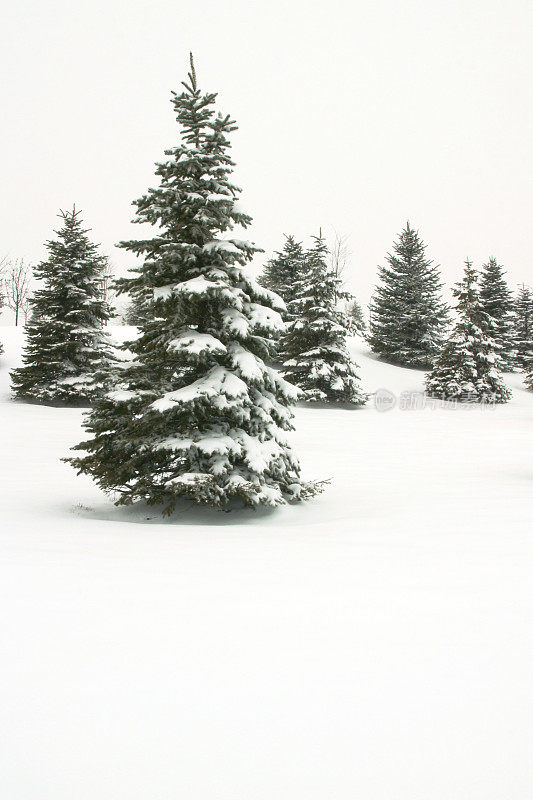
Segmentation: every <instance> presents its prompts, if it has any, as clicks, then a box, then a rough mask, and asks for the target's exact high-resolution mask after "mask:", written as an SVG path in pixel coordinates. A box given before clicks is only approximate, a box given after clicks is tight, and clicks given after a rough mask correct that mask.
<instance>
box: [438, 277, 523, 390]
mask: <svg viewBox="0 0 533 800" xmlns="http://www.w3.org/2000/svg"><path fill="white" fill-rule="evenodd" d="M478 281H479V275H478V273H477V272H476V270H475V269H474V268H473V267H472V264H471V262H470V261H467V262H466V266H465V273H464V278H463V280H462V281H460V282H459V283H458V284H457V285H456V286H455V287H454V289H453V293H454V295H455V297H456V298H457V304H456V310H457V314H458V316H459V321H458V322H457V324H456V325H455V327H454V329H453V332H452V335H451V336H450V338H449V339H448V341H447V342H446V344H445V346H444V348H443V350H442V352H441V353H440V355H439V356H438V357H437V359H436V361H435V365H434V367H433V369H432V370H431V372H430V373H429V375H428V376H427V378H426V391H427V393H428V394H429V395H430V396H431V397H439V398H441V399H443V400H459V401H461V402H478V403H479V402H483V403H505V402H506V401H507V400H508V399H509V397H510V396H511V392H510V391H509V390H508V389H507V387H506V386H505V384H504V382H503V378H502V372H501V370H502V359H501V356H500V355H499V347H498V345H497V343H496V342H495V340H494V338H493V332H494V331H495V330H496V324H495V322H494V320H493V319H492V317H491V316H490V315H489V314H487V312H486V311H485V310H484V308H483V304H482V303H481V300H480V296H479V283H478Z"/></svg>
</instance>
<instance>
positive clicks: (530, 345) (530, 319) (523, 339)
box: [513, 284, 533, 369]
mask: <svg viewBox="0 0 533 800" xmlns="http://www.w3.org/2000/svg"><path fill="white" fill-rule="evenodd" d="M513 344H514V349H515V352H516V364H517V365H518V366H519V367H521V368H522V369H527V368H528V367H529V366H530V364H532V363H533V291H532V290H531V289H530V288H529V286H524V284H522V286H520V287H519V289H518V294H517V297H516V301H515V304H514V326H513Z"/></svg>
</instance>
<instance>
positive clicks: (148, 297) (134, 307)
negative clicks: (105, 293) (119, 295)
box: [115, 269, 153, 326]
mask: <svg viewBox="0 0 533 800" xmlns="http://www.w3.org/2000/svg"><path fill="white" fill-rule="evenodd" d="M134 271H135V270H133V269H132V270H130V272H134ZM128 280H129V279H126V281H128ZM123 281H124V279H123V278H119V279H118V280H117V281H115V287H116V290H117V291H119V292H120V291H127V289H126V288H124V289H123V290H121V289H120V287H121V285H122V283H123ZM152 300H153V290H152V289H147V288H145V287H142V286H136V287H135V288H134V289H132V291H131V294H130V302H129V304H128V306H127V308H126V310H125V312H124V315H123V320H124V324H125V325H137V326H141V325H142V324H143V322H144V321H145V320H146V315H147V314H148V315H149V314H150V309H151V306H152Z"/></svg>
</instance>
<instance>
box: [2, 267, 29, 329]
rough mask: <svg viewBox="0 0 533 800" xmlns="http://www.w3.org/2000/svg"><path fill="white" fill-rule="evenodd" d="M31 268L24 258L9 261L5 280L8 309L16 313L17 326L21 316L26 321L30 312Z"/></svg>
mask: <svg viewBox="0 0 533 800" xmlns="http://www.w3.org/2000/svg"><path fill="white" fill-rule="evenodd" d="M30 279H31V268H30V267H29V266H28V265H27V264H26V262H25V261H24V259H23V258H16V259H14V260H13V261H7V262H6V266H5V278H4V280H3V284H4V290H5V296H6V302H7V307H8V308H10V309H11V310H12V311H13V312H14V313H15V325H18V324H19V317H20V314H21V313H22V314H24V321H26V319H27V316H28V311H29V299H30Z"/></svg>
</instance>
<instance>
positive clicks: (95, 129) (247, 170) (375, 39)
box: [0, 0, 533, 302]
mask: <svg viewBox="0 0 533 800" xmlns="http://www.w3.org/2000/svg"><path fill="white" fill-rule="evenodd" d="M2 20H3V21H2V29H1V32H0V36H1V37H2V43H1V48H0V62H1V72H0V75H1V76H2V77H1V87H0V94H1V101H0V108H1V109H2V117H3V119H2V124H1V126H0V140H1V145H2V148H1V152H2V159H1V180H0V187H1V191H0V203H1V213H0V255H2V254H5V253H7V254H10V255H11V256H25V257H27V258H28V259H30V260H37V259H39V258H42V257H43V256H44V248H43V243H44V242H45V240H46V239H47V238H49V236H50V235H51V232H52V229H53V228H54V226H56V224H57V219H56V214H57V211H58V209H59V208H69V207H71V206H72V203H74V202H75V203H76V206H77V207H79V208H81V209H83V211H84V217H85V220H86V222H87V224H88V226H89V227H91V228H92V229H93V236H94V238H95V240H96V241H99V242H101V243H102V246H103V249H104V251H105V252H107V253H108V254H109V255H110V256H111V258H112V261H113V263H114V265H115V267H116V269H117V270H118V271H120V272H123V271H124V270H125V269H126V268H127V267H128V266H130V265H132V261H131V259H132V256H131V255H130V254H128V253H125V252H123V251H120V250H116V249H115V248H114V244H115V243H116V242H117V241H119V240H120V239H124V238H130V237H131V236H135V235H136V233H137V232H138V228H136V227H135V226H132V225H131V224H130V220H131V217H132V212H133V209H132V207H131V201H132V200H133V199H134V198H136V197H139V196H140V195H141V194H142V193H143V192H144V191H145V190H146V188H147V187H148V186H149V185H154V183H155V178H154V176H153V164H154V162H155V161H157V160H158V159H160V157H161V156H162V152H163V149H164V148H165V147H170V146H173V145H174V144H176V141H177V125H176V123H175V121H174V116H173V112H172V107H171V105H170V102H169V98H170V91H171V89H176V88H179V85H180V81H181V80H182V79H183V78H184V77H185V75H186V72H187V67H188V63H187V59H188V52H189V50H190V49H192V50H193V52H194V55H195V61H196V66H197V74H198V80H199V84H200V87H201V88H202V89H205V90H209V91H218V93H219V97H218V107H219V109H220V110H221V111H223V112H229V113H230V114H231V115H232V116H233V117H234V118H235V119H236V120H237V123H238V125H239V131H238V132H237V133H235V134H234V137H233V145H234V147H233V155H234V159H235V160H236V161H237V170H236V181H237V182H238V183H239V184H240V185H241V186H242V188H243V194H242V206H243V208H245V209H246V210H247V211H248V213H250V214H251V215H252V216H253V218H254V224H253V227H252V228H251V229H250V232H249V233H248V234H247V238H250V239H253V240H254V241H255V242H256V243H257V244H258V245H259V246H261V247H263V248H264V249H265V250H266V251H267V253H266V255H268V254H270V253H271V252H272V250H274V249H276V248H278V247H279V246H280V245H281V244H282V241H283V234H284V233H294V234H295V235H296V236H297V237H300V238H304V237H306V236H307V235H309V234H313V233H316V232H317V231H318V229H319V227H320V226H322V228H323V230H324V231H325V232H327V233H330V232H331V231H332V229H333V228H335V229H337V230H338V231H339V232H342V233H345V234H347V235H348V236H349V241H350V246H351V250H352V257H351V262H350V267H349V281H350V284H351V288H352V289H353V290H355V291H356V292H357V293H358V294H359V296H360V298H361V300H362V301H363V302H366V301H367V300H368V299H369V296H370V294H371V291H372V287H373V285H374V283H375V275H376V265H377V264H379V263H382V262H383V256H384V255H385V253H386V252H387V251H388V250H390V247H391V244H392V241H393V239H394V237H395V235H396V234H397V233H398V231H399V230H400V229H401V228H402V226H403V225H404V223H405V221H406V220H407V219H409V220H410V221H411V223H412V224H413V225H414V226H415V227H417V228H419V230H420V233H421V235H422V237H423V238H424V240H425V241H426V242H427V244H428V253H429V254H430V256H431V257H432V258H434V259H435V260H436V261H437V262H438V263H440V264H441V265H442V272H443V277H444V279H445V281H446V282H448V283H450V282H453V281H455V280H457V278H458V276H459V273H460V271H461V268H462V262H463V261H464V259H465V258H466V257H467V256H469V257H470V258H471V259H473V260H474V262H475V263H476V264H477V265H480V264H481V263H482V262H484V261H485V260H486V259H487V258H488V257H489V256H490V255H495V256H496V257H497V258H498V259H499V260H501V261H502V262H503V263H504V264H505V266H506V268H507V269H508V276H509V280H510V283H511V284H512V285H513V286H514V284H516V283H517V282H521V281H526V282H530V283H533V244H532V241H531V238H532V237H531V232H532V221H533V214H532V212H533V204H532V177H533V175H532V160H533V156H532V130H533V126H532V122H533V113H532V85H533V48H532V45H531V41H532V32H533V2H531V0H507V2H499V1H498V2H497V1H496V0H476V2H472V0H447V1H446V2H440V1H437V0H421V1H420V2H419V1H418V0H416V1H415V0H401V2H400V0H389V1H388V2H379V0H364V1H363V0H348V1H347V2H338V1H336V0H327V2H326V0H321V2H316V1H315V2H313V0H308V1H307V2H293V1H292V0H284V2H280V1H279V0H269V2H258V0H255V2H254V0H217V2H215V1H214V0H211V1H210V2H208V1H207V0H196V2H194V1H192V0H191V2H182V0H171V1H168V2H167V0H149V1H147V2H144V0H124V2H117V0H106V2H101V0H88V1H87V2H85V3H79V2H71V1H69V2H63V1H61V2H54V1H53V0H48V2H44V1H43V0H41V2H37V1H36V0H34V1H33V2H24V0H19V1H18V2H10V3H9V5H8V6H4V10H3V14H2ZM266 255H265V257H266Z"/></svg>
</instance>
